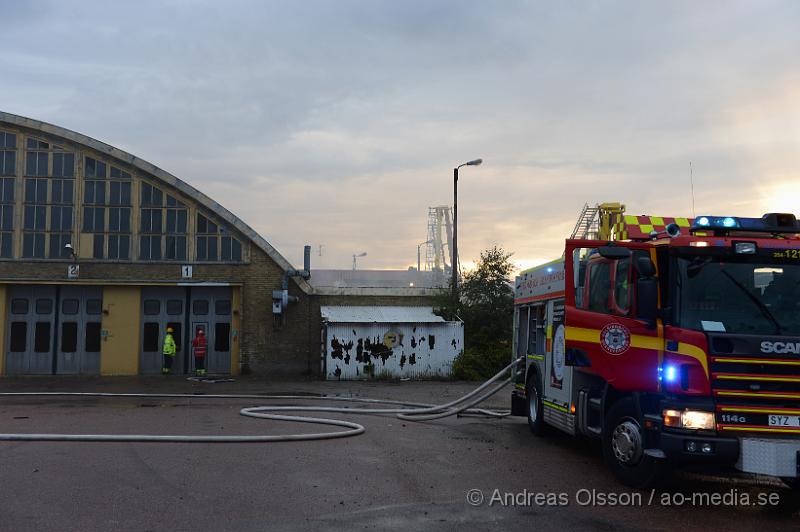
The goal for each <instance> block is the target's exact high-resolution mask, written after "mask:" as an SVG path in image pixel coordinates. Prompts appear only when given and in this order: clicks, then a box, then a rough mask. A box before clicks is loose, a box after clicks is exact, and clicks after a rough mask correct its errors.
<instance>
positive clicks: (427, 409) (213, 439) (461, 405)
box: [0, 357, 524, 443]
mask: <svg viewBox="0 0 800 532" xmlns="http://www.w3.org/2000/svg"><path fill="white" fill-rule="evenodd" d="M522 360H524V359H523V358H522V357H520V358H518V359H517V360H515V361H514V362H512V363H511V364H509V365H508V366H506V367H505V368H503V369H502V370H500V371H499V372H497V374H496V375H495V376H494V377H492V378H491V379H489V380H488V381H486V382H484V383H483V384H481V385H480V386H479V387H477V388H476V389H474V390H472V391H471V392H469V393H468V394H466V395H464V396H462V397H459V398H458V399H455V400H454V401H450V402H449V403H445V404H442V405H428V404H421V403H408V402H403V401H391V400H387V399H368V398H361V397H339V396H332V397H329V396H309V395H258V394H208V395H199V394H181V393H161V394H158V393H156V394H148V393H104V392H0V397H48V396H51V397H120V398H125V397H127V398H148V399H258V400H292V401H294V400H306V401H307V400H313V401H342V402H353V403H363V404H370V405H372V404H374V405H394V408H369V407H367V408H351V407H337V406H300V405H290V406H252V407H246V408H242V409H241V410H240V411H239V414H241V415H243V416H247V417H253V418H259V419H271V420H276V421H292V422H299V423H314V424H320V425H332V426H336V427H344V428H345V429H347V430H340V431H333V432H317V433H307V434H276V435H252V436H245V435H229V436H212V435H156V434H0V441H82V442H157V443H168V442H169V443H266V442H281V441H306V440H325V439H333V438H347V437H350V436H356V435H358V434H363V433H364V432H365V430H366V429H365V428H364V426H363V425H361V424H359V423H354V422H352V421H344V420H341V419H329V418H321V417H305V416H290V415H285V414H274V413H270V412H337V413H343V414H395V415H396V416H397V417H398V418H400V419H403V420H406V421H428V420H433V419H440V418H444V417H448V416H455V415H458V414H467V415H483V416H489V417H494V418H500V417H505V416H508V415H510V412H496V411H493V410H486V409H481V408H473V407H474V406H476V405H477V404H479V403H481V402H483V401H485V400H486V399H488V398H489V397H491V396H493V395H494V394H496V393H497V392H499V391H500V390H501V389H503V388H504V387H505V386H506V385H507V384H508V383H509V382H511V380H512V379H513V375H514V372H512V377H508V378H506V379H504V380H503V381H502V382H501V383H500V384H497V385H496V386H494V387H493V388H492V389H491V390H489V391H488V392H485V393H482V392H484V391H485V390H486V389H487V388H489V387H490V386H492V385H493V384H495V383H496V382H497V381H498V380H500V379H502V378H503V376H504V375H505V374H506V372H507V371H509V370H511V369H512V368H514V367H515V366H516V365H517V364H518V363H519V362H520V361H522Z"/></svg>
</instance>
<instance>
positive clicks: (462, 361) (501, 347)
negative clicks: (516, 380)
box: [453, 342, 511, 381]
mask: <svg viewBox="0 0 800 532" xmlns="http://www.w3.org/2000/svg"><path fill="white" fill-rule="evenodd" d="M510 363H511V345H510V344H509V343H508V342H497V343H495V344H494V345H491V346H482V347H467V348H466V349H464V350H463V351H462V352H461V353H460V354H459V355H458V356H457V357H456V359H455V360H454V361H453V378H454V379H458V380H467V381H481V380H487V379H489V378H490V377H493V376H494V375H495V374H496V373H497V372H498V371H500V370H501V369H503V368H504V367H506V366H507V365H509V364H510Z"/></svg>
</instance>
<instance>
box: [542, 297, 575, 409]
mask: <svg viewBox="0 0 800 532" xmlns="http://www.w3.org/2000/svg"><path fill="white" fill-rule="evenodd" d="M546 333H547V334H546V347H545V377H544V396H545V397H544V398H545V400H547V399H550V400H553V401H555V402H556V404H558V405H559V406H565V407H566V408H569V406H567V405H569V403H570V401H571V397H572V372H573V368H572V367H571V366H568V365H567V364H566V323H565V315H564V300H563V299H557V300H553V301H549V302H548V303H547V328H546Z"/></svg>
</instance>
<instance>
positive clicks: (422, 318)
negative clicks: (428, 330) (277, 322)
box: [320, 306, 445, 323]
mask: <svg viewBox="0 0 800 532" xmlns="http://www.w3.org/2000/svg"><path fill="white" fill-rule="evenodd" d="M320 310H321V313H322V319H323V320H325V321H328V322H332V323H443V322H444V321H445V319H444V318H442V317H441V316H437V315H436V314H434V313H433V307H382V306H381V307H351V306H322V307H320Z"/></svg>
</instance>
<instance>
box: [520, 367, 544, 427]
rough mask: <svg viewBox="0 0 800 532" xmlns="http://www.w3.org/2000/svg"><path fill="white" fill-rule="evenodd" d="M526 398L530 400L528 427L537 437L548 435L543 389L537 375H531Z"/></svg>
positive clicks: (526, 385) (526, 386)
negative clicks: (543, 410)
mask: <svg viewBox="0 0 800 532" xmlns="http://www.w3.org/2000/svg"><path fill="white" fill-rule="evenodd" d="M525 397H526V398H527V399H528V426H529V427H530V429H531V432H533V433H534V434H536V435H537V436H543V435H544V434H545V433H546V429H547V427H546V425H545V424H544V415H543V413H542V388H541V385H540V384H539V378H538V376H537V375H536V373H531V375H530V376H529V377H528V382H527V383H526V384H525Z"/></svg>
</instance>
